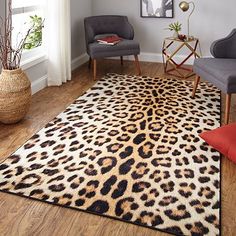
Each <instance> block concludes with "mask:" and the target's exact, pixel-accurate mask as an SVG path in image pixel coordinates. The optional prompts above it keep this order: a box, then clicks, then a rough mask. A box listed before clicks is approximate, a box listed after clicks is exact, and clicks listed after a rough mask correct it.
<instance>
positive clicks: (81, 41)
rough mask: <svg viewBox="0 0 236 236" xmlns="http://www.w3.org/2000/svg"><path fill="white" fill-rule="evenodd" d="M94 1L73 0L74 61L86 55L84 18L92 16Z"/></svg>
mask: <svg viewBox="0 0 236 236" xmlns="http://www.w3.org/2000/svg"><path fill="white" fill-rule="evenodd" d="M91 1H92V0H71V31H72V35H71V38H72V59H76V58H77V57H78V56H81V55H82V54H84V53H85V37H84V18H85V17H87V16H91V15H92V3H91Z"/></svg>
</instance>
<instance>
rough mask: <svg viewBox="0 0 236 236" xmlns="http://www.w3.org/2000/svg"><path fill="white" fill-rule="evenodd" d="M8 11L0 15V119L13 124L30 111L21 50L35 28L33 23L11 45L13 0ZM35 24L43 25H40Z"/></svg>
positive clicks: (29, 85) (27, 83)
mask: <svg viewBox="0 0 236 236" xmlns="http://www.w3.org/2000/svg"><path fill="white" fill-rule="evenodd" d="M7 2H8V3H6V4H8V5H7V9H8V13H7V14H6V15H5V18H4V19H3V18H0V21H1V22H0V23H1V26H3V27H1V29H0V63H1V68H2V72H1V74H0V122H2V123H5V124H12V123H16V122H18V121H20V120H22V119H23V118H24V117H25V115H26V113H27V112H28V110H29V106H30V102H31V83H30V80H29V79H28V77H27V75H26V74H25V73H24V71H23V70H22V69H21V68H20V62H21V57H22V52H23V50H24V48H25V47H26V43H27V42H28V41H29V40H28V39H29V36H30V35H31V34H32V32H34V30H35V24H32V25H30V26H29V29H28V30H27V32H26V33H25V35H24V36H23V37H22V39H21V40H20V41H19V43H18V44H17V45H16V46H15V47H13V46H12V31H13V27H12V0H9V1H7ZM37 27H41V29H42V27H43V25H42V24H41V25H40V26H38V25H37Z"/></svg>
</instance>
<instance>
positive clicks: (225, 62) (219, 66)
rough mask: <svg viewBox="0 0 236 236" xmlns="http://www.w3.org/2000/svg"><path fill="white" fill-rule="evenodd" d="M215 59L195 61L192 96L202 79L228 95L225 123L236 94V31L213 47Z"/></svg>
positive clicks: (212, 51) (215, 43)
mask: <svg viewBox="0 0 236 236" xmlns="http://www.w3.org/2000/svg"><path fill="white" fill-rule="evenodd" d="M211 54H212V56H213V57H214V58H199V59H195V62H194V66H193V71H194V72H195V73H196V75H197V76H196V79H195V84H194V88H193V94H192V96H193V97H194V96H195V93H196V89H197V86H198V83H199V81H200V77H202V78H203V79H204V80H206V81H209V82H210V83H212V84H213V85H215V86H216V87H217V88H218V89H220V90H221V91H222V92H223V93H225V94H226V108H225V123H226V124H228V122H229V113H230V103H231V94H232V93H236V29H234V30H233V31H232V32H231V34H230V35H229V36H227V37H226V38H223V39H220V40H217V41H215V42H214V43H213V44H212V45H211Z"/></svg>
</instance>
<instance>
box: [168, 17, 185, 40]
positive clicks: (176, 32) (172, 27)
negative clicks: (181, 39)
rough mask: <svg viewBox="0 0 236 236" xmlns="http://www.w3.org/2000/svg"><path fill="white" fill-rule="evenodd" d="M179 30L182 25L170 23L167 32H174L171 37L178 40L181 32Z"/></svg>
mask: <svg viewBox="0 0 236 236" xmlns="http://www.w3.org/2000/svg"><path fill="white" fill-rule="evenodd" d="M181 28H182V24H180V23H179V22H178V21H177V22H175V23H171V24H169V26H168V28H167V29H168V30H170V31H174V35H173V37H174V38H178V35H179V32H180V31H181Z"/></svg>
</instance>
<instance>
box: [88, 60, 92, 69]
mask: <svg viewBox="0 0 236 236" xmlns="http://www.w3.org/2000/svg"><path fill="white" fill-rule="evenodd" d="M91 64H92V58H91V57H89V63H88V68H89V69H91Z"/></svg>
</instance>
